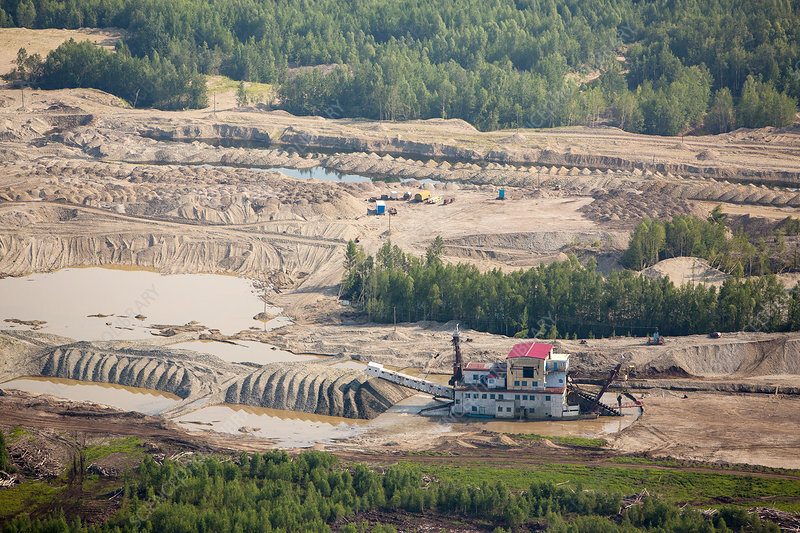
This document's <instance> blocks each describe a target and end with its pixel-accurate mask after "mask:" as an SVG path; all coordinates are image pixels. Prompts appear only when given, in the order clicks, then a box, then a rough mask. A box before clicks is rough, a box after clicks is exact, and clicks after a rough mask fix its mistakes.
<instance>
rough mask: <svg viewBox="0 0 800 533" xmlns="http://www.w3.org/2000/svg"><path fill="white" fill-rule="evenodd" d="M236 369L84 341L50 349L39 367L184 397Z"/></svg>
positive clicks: (202, 391) (53, 374) (55, 373)
mask: <svg viewBox="0 0 800 533" xmlns="http://www.w3.org/2000/svg"><path fill="white" fill-rule="evenodd" d="M236 373H237V369H236V367H235V366H233V365H226V364H220V362H219V361H216V362H214V364H212V365H209V364H203V363H201V362H196V361H187V360H181V359H180V358H179V355H178V354H177V353H175V352H170V351H168V350H163V349H160V348H149V349H143V350H133V349H131V350H109V349H103V348H102V347H101V346H97V345H93V344H90V343H83V342H82V343H77V344H74V345H66V346H60V347H58V348H56V349H55V350H53V351H52V352H51V353H50V354H48V355H47V356H46V357H45V358H44V364H43V365H42V368H41V371H40V374H41V375H43V376H50V377H59V378H70V379H78V380H83V381H95V382H101V383H116V384H118V385H128V386H131V387H141V388H145V389H156V390H160V391H164V392H170V393H172V394H175V395H177V396H180V397H181V398H184V399H185V398H189V397H190V396H199V395H202V394H208V393H210V392H213V390H214V389H215V387H218V386H219V384H220V383H221V382H222V381H225V380H226V379H230V378H231V377H233V376H235V375H236Z"/></svg>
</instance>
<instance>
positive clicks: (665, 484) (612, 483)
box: [410, 461, 800, 512]
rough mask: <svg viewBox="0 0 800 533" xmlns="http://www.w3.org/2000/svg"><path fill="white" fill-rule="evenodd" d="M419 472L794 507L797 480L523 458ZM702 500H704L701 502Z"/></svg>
mask: <svg viewBox="0 0 800 533" xmlns="http://www.w3.org/2000/svg"><path fill="white" fill-rule="evenodd" d="M410 464H411V466H410V468H415V469H418V470H419V471H420V472H421V473H424V474H428V475H432V476H435V477H437V478H439V479H441V480H442V481H445V482H451V483H455V484H460V485H480V484H481V483H482V482H484V481H486V482H489V483H494V482H496V481H500V480H502V481H503V482H504V483H506V484H507V485H508V486H509V488H511V489H512V490H525V489H527V488H528V487H529V486H530V484H531V483H532V482H534V481H537V482H547V481H549V482H552V483H556V484H563V485H566V486H569V487H573V488H575V487H578V486H582V487H583V488H584V489H590V490H596V491H602V492H611V493H619V494H638V493H640V492H642V490H643V489H647V491H648V492H649V493H650V494H653V495H655V494H657V495H659V496H660V497H662V498H664V499H665V500H667V501H669V502H672V503H683V502H702V503H704V504H707V505H708V506H712V507H713V506H716V505H719V504H718V503H717V502H718V500H716V498H732V499H734V500H738V499H739V498H743V500H742V501H737V504H738V505H743V506H755V505H760V506H766V507H774V508H776V509H780V510H783V511H788V512H800V502H798V501H796V498H797V495H798V494H800V480H790V479H771V478H764V477H754V476H748V475H741V474H736V473H716V472H714V473H712V472H691V471H686V470H662V469H658V468H631V467H617V466H585V465H568V464H547V463H541V464H525V465H514V466H512V467H510V468H488V467H485V466H481V464H480V462H478V461H467V462H465V463H464V464H462V465H459V466H451V465H415V464H413V463H410ZM706 502H707V503H706Z"/></svg>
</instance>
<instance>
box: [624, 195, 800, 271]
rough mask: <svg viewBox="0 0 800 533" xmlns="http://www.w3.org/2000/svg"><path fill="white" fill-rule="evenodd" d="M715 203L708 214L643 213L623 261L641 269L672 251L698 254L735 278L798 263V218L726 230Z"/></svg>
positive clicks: (786, 268) (675, 254) (795, 266)
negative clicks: (760, 229)
mask: <svg viewBox="0 0 800 533" xmlns="http://www.w3.org/2000/svg"><path fill="white" fill-rule="evenodd" d="M725 218H726V216H725V215H724V214H723V213H722V210H721V207H720V206H717V207H716V208H715V209H714V211H713V212H712V213H711V217H710V218H709V219H708V220H704V219H702V218H699V217H696V216H694V215H676V216H674V217H673V218H672V220H651V219H649V218H645V219H644V220H643V221H642V222H640V223H639V224H638V225H637V226H636V228H635V229H634V231H633V234H632V236H631V240H630V242H629V243H628V248H627V249H626V250H625V253H624V254H623V255H622V260H621V262H622V264H623V265H624V266H626V267H628V268H632V269H635V270H642V269H643V268H646V267H649V266H652V265H654V264H656V263H657V262H659V261H661V260H663V259H669V258H671V257H702V258H704V259H706V260H708V262H709V264H710V265H711V266H712V267H713V268H718V269H720V270H722V271H723V272H725V273H727V274H732V275H733V276H735V277H737V278H740V277H742V276H745V275H747V276H760V275H763V274H766V273H768V272H772V273H781V272H785V271H789V270H790V271H796V270H798V268H800V242H798V240H797V239H796V238H795V239H792V240H791V241H790V242H788V243H787V240H786V237H787V236H794V237H796V236H797V235H798V234H800V220H797V219H793V218H792V217H787V218H786V219H784V220H783V221H781V222H780V223H779V224H777V225H776V226H775V228H773V229H772V230H770V231H769V232H767V233H766V235H760V236H753V235H748V234H747V233H746V232H745V231H744V230H743V229H741V228H740V229H739V230H738V231H736V232H731V231H730V230H729V229H728V228H727V227H726V225H725Z"/></svg>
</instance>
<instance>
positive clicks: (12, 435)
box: [6, 426, 30, 442]
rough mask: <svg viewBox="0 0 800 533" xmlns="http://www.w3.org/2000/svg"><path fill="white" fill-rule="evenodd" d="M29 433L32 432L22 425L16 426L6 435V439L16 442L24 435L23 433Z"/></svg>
mask: <svg viewBox="0 0 800 533" xmlns="http://www.w3.org/2000/svg"><path fill="white" fill-rule="evenodd" d="M29 433H30V431H28V430H27V429H23V428H22V426H15V427H14V429H12V430H11V431H10V432H9V433H8V434H7V435H6V440H7V441H8V442H14V441H16V440H17V439H19V438H20V437H22V436H23V435H28V434H29Z"/></svg>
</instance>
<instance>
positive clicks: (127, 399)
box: [0, 377, 181, 415]
mask: <svg viewBox="0 0 800 533" xmlns="http://www.w3.org/2000/svg"><path fill="white" fill-rule="evenodd" d="M0 389H13V390H19V391H24V392H35V393H38V394H49V395H50V396H56V397H58V398H63V399H65V400H73V401H82V402H92V403H96V404H101V405H107V406H109V407H114V408H116V409H122V410H124V411H136V412H138V413H144V414H147V415H157V414H159V413H161V412H163V411H166V410H167V409H169V408H171V407H174V406H175V405H177V404H178V403H179V402H180V401H181V399H180V398H179V397H178V396H175V395H174V394H170V393H168V392H162V391H157V390H152V389H140V388H138V387H126V386H124V385H115V384H111V383H93V382H88V381H76V380H74V379H65V378H50V377H24V378H16V379H12V380H11V381H6V382H5V383H0Z"/></svg>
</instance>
